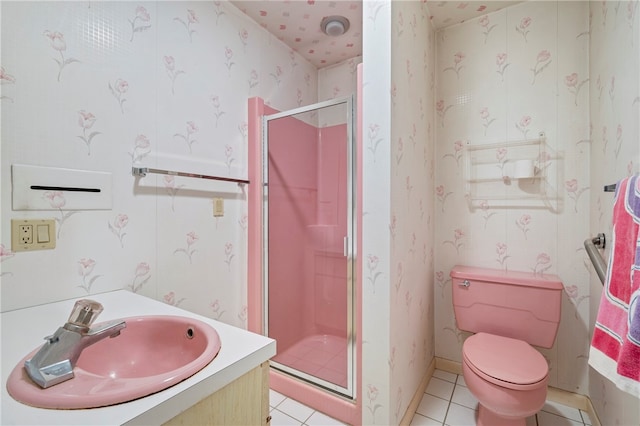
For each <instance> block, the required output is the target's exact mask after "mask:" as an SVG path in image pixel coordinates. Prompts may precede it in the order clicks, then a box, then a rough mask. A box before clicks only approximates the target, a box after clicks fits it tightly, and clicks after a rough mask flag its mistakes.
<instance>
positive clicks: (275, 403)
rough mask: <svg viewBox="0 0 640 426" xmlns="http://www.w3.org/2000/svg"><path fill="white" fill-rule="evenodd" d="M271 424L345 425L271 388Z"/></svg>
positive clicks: (298, 425)
mask: <svg viewBox="0 0 640 426" xmlns="http://www.w3.org/2000/svg"><path fill="white" fill-rule="evenodd" d="M269 407H270V414H271V426H290V425H293V426H302V425H305V426H345V425H344V423H341V422H339V421H338V420H336V419H332V418H331V417H329V416H327V415H325V414H322V413H321V412H319V411H315V410H314V409H313V408H309V407H307V406H306V405H304V404H301V403H299V402H298V401H295V400H293V399H291V398H287V397H286V396H284V395H282V394H280V393H278V392H276V391H274V390H273V389H270V390H269Z"/></svg>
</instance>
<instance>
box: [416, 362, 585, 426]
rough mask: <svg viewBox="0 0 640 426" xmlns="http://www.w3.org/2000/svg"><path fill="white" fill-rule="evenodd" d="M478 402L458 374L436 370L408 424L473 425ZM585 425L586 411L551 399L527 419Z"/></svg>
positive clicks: (533, 425)
mask: <svg viewBox="0 0 640 426" xmlns="http://www.w3.org/2000/svg"><path fill="white" fill-rule="evenodd" d="M477 405H478V401H477V400H476V399H475V397H474V396H473V395H472V394H471V392H469V389H467V387H466V384H465V383H464V378H463V377H462V376H461V375H457V374H453V373H449V372H446V371H442V370H436V371H435V372H434V373H433V377H432V378H431V380H430V381H429V385H428V386H427V389H426V391H425V394H424V396H423V397H422V401H420V405H419V406H418V409H417V410H416V415H415V416H414V417H413V420H412V422H411V424H412V425H439V426H442V425H448V426H474V425H475V424H476V423H475V412H476V409H477ZM585 425H587V426H589V425H591V420H590V419H589V416H588V415H587V413H586V412H584V411H582V410H578V409H576V408H572V407H567V406H566V405H562V404H558V403H556V402H552V401H547V402H546V404H545V405H544V407H542V411H540V412H539V413H537V414H536V415H535V416H531V417H529V418H528V419H527V426H585Z"/></svg>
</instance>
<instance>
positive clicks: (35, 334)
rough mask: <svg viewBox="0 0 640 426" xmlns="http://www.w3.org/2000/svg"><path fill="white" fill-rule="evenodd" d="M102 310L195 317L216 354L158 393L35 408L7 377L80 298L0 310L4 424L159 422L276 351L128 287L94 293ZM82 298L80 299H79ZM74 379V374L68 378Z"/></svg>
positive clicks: (115, 314)
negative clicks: (99, 404)
mask: <svg viewBox="0 0 640 426" xmlns="http://www.w3.org/2000/svg"><path fill="white" fill-rule="evenodd" d="M85 298H86V299H92V300H95V301H97V302H100V303H101V304H102V305H103V306H104V311H103V312H102V314H100V316H99V317H98V319H97V321H98V322H102V321H108V320H111V319H118V318H125V317H130V316H138V315H180V316H186V317H192V318H196V319H199V320H201V321H203V322H206V323H208V324H210V325H211V326H212V327H214V328H215V329H216V331H217V332H218V335H219V336H220V341H221V342H222V348H221V349H220V352H219V353H218V356H217V357H216V358H215V359H214V360H213V361H212V362H211V363H209V365H207V366H206V367H205V368H203V369H202V370H200V371H199V372H198V373H196V374H195V375H193V376H191V377H190V378H188V379H186V380H184V381H183V382H181V383H178V384H177V385H175V386H173V387H170V388H168V389H165V390H163V391H161V392H158V393H155V394H153V395H149V396H147V397H144V398H140V399H137V400H135V401H131V402H127V403H123V404H118V405H113V406H109V407H103V408H92V409H88V410H50V409H42V408H34V407H30V406H28V405H24V404H22V403H19V402H17V401H16V400H14V399H13V398H12V397H11V396H10V395H9V393H8V392H7V386H6V385H7V378H8V377H9V374H10V373H11V371H12V370H13V368H14V367H15V366H16V365H17V364H18V362H20V360H21V359H22V358H23V357H24V356H25V355H26V354H28V353H29V352H31V351H32V350H34V349H36V348H37V347H39V346H41V345H42V343H43V341H42V340H43V338H44V337H45V336H49V335H51V334H52V333H53V332H54V331H55V330H56V329H57V328H58V327H60V326H62V325H63V324H64V323H65V322H66V320H67V318H68V316H69V314H70V313H71V309H72V307H73V305H74V303H75V301H76V300H78V299H72V300H65V301H62V302H56V303H50V304H47V305H41V306H35V307H32V308H26V309H20V310H16V311H11V312H5V313H2V314H0V325H1V328H2V335H1V337H0V339H1V343H2V349H1V353H2V360H1V363H2V364H1V365H2V413H1V414H0V424H2V425H17V424H20V425H29V424H31V425H42V424H47V425H123V424H127V425H150V424H156V425H157V424H162V423H164V422H166V421H168V420H170V419H172V418H173V417H175V416H176V415H177V414H179V413H181V412H182V411H184V410H185V409H187V408H189V407H191V406H192V405H194V404H195V403H197V402H198V401H200V400H202V399H203V398H205V397H206V396H208V395H210V394H212V393H214V392H215V391H217V390H219V389H221V388H223V387H224V386H226V385H227V384H229V383H231V382H232V381H234V380H236V379H237V378H239V377H240V376H242V375H244V374H246V373H248V372H249V371H250V370H252V369H253V368H255V367H257V366H259V365H260V364H261V363H262V362H264V361H266V360H268V359H269V358H271V357H272V356H274V355H275V354H276V343H275V341H274V340H272V339H269V338H267V337H265V336H261V335H258V334H254V333H251V332H248V331H246V330H242V329H240V328H237V327H233V326H230V325H227V324H224V323H221V322H219V321H216V320H213V319H210V318H206V317H203V316H201V315H197V314H193V313H191V312H188V311H185V310H183V309H180V308H176V307H173V306H169V305H166V304H164V303H161V302H158V301H156V300H153V299H149V298H147V297H143V296H140V295H137V294H134V293H131V292H129V291H126V290H119V291H114V292H110V293H103V294H96V295H91V296H89V297H85ZM79 299H80V298H79ZM71 380H73V379H71Z"/></svg>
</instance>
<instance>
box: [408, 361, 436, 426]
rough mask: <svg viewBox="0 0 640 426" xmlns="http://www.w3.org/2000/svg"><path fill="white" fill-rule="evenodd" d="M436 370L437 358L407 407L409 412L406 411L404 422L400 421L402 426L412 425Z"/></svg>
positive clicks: (432, 362) (430, 365)
mask: <svg viewBox="0 0 640 426" xmlns="http://www.w3.org/2000/svg"><path fill="white" fill-rule="evenodd" d="M435 369H436V360H435V358H434V359H433V360H431V364H429V368H427V372H426V373H425V375H424V377H423V378H422V380H421V381H420V385H419V386H418V389H416V393H415V394H414V395H413V398H412V399H411V402H410V403H409V406H408V407H407V411H405V413H404V416H403V417H402V420H400V426H409V425H410V424H411V420H413V416H414V415H415V414H416V410H417V409H418V405H420V401H422V395H424V392H425V390H426V389H427V385H428V384H429V380H431V376H433V372H434V371H435Z"/></svg>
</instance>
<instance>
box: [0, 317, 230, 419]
mask: <svg viewBox="0 0 640 426" xmlns="http://www.w3.org/2000/svg"><path fill="white" fill-rule="evenodd" d="M125 321H126V322H127V327H126V328H125V329H124V330H122V332H121V333H120V336H117V337H115V338H112V339H109V338H107V339H103V340H101V341H99V342H98V343H96V344H94V345H92V346H89V347H88V348H86V349H85V350H84V351H83V352H82V354H81V355H80V358H79V359H78V363H77V365H76V367H75V369H74V374H75V377H74V378H73V379H70V380H67V381H65V382H62V383H60V384H58V385H55V386H52V387H50V388H47V389H42V388H40V386H38V385H37V384H35V383H33V382H32V381H31V379H30V378H29V376H28V375H27V373H26V372H25V370H24V367H23V366H24V361H25V360H27V359H30V358H31V357H32V356H33V355H34V354H35V353H36V352H37V350H38V349H39V348H37V349H35V350H34V351H33V352H32V353H30V354H29V355H27V356H26V357H25V358H24V359H22V361H20V362H19V363H18V365H17V366H16V367H15V368H14V369H13V371H12V372H11V375H10V376H9V379H8V380H7V390H8V391H9V394H10V395H11V396H12V397H13V398H14V399H16V400H17V401H20V402H22V403H24V404H28V405H32V406H34V407H40V408H56V409H74V408H95V407H102V406H106V405H113V404H118V403H121V402H126V401H131V400H133V399H136V398H140V397H143V396H146V395H149V394H152V393H155V392H158V391H161V390H163V389H166V388H168V387H171V386H173V385H175V384H176V383H179V382H181V381H182V380H184V379H186V378H188V377H190V376H192V375H193V374H195V373H197V372H198V371H200V370H201V369H202V368H204V367H205V366H206V365H207V364H209V363H210V362H211V361H212V360H213V359H214V358H215V357H216V355H217V354H218V352H219V351H220V337H219V336H218V333H217V332H216V331H215V330H214V329H213V328H212V327H211V326H210V325H208V324H205V323H204V322H202V321H198V320H195V319H192V318H187V317H178V316H143V317H131V318H125ZM98 325H99V324H95V326H98Z"/></svg>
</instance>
